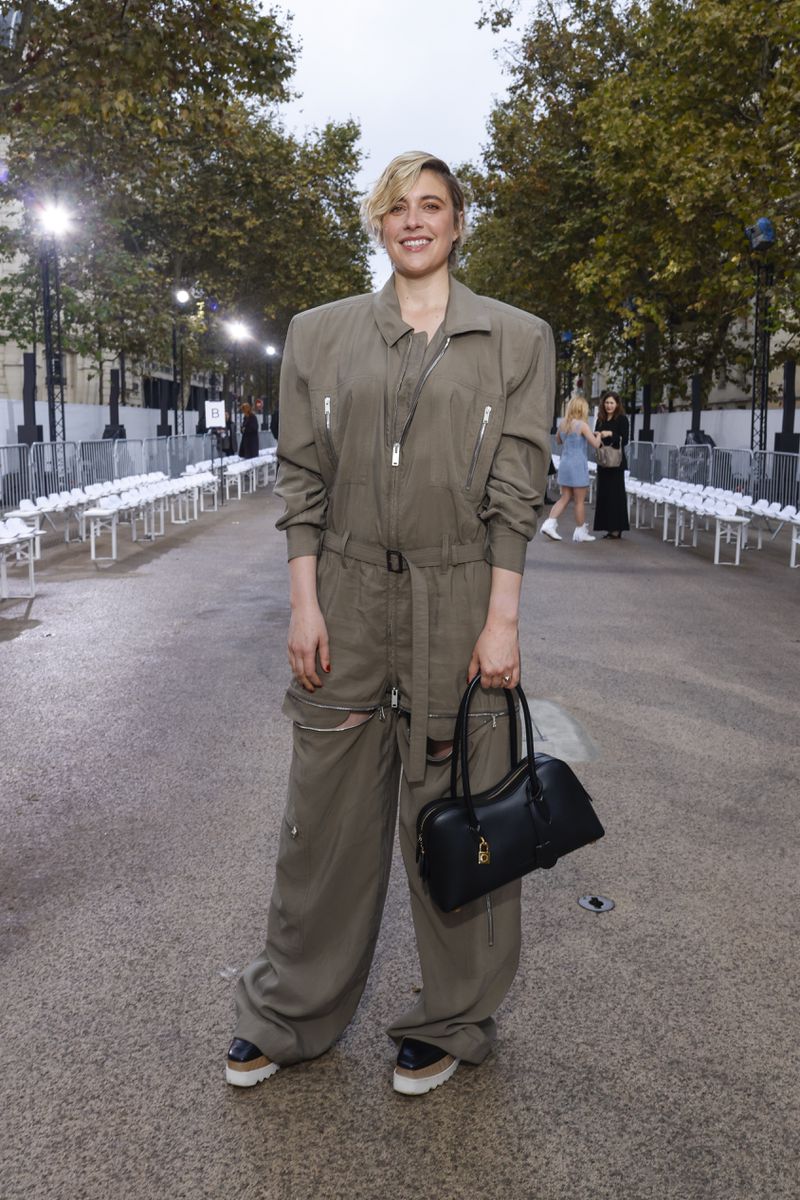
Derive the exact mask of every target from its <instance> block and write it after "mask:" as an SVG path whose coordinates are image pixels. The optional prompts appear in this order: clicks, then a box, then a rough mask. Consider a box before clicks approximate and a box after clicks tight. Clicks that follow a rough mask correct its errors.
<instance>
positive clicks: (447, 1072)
mask: <svg viewBox="0 0 800 1200" xmlns="http://www.w3.org/2000/svg"><path fill="white" fill-rule="evenodd" d="M460 1062H461V1059H460V1058H454V1059H453V1061H452V1062H451V1063H449V1064H448V1066H446V1067H444V1068H443V1069H442V1070H441V1071H437V1072H436V1074H435V1075H415V1076H414V1077H411V1076H409V1075H401V1074H400V1070H399V1069H398V1068H397V1067H396V1068H395V1072H394V1079H393V1081H392V1083H393V1086H394V1090H395V1091H396V1092H399V1093H400V1094H401V1096H423V1095H424V1094H425V1092H432V1091H433V1089H434V1088H437V1087H441V1086H442V1084H443V1083H447V1081H448V1079H451V1078H452V1077H453V1075H455V1073H456V1071H457V1070H458V1064H459V1063H460Z"/></svg>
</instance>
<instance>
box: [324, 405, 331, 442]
mask: <svg viewBox="0 0 800 1200" xmlns="http://www.w3.org/2000/svg"><path fill="white" fill-rule="evenodd" d="M325 428H326V429H327V430H328V433H330V431H331V398H330V396H326V397H325Z"/></svg>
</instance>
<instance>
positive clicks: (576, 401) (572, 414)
mask: <svg viewBox="0 0 800 1200" xmlns="http://www.w3.org/2000/svg"><path fill="white" fill-rule="evenodd" d="M588 416H589V405H588V404H587V403H586V401H585V400H584V398H583V396H573V397H572V399H571V400H570V402H569V404H568V405H567V411H566V412H565V413H564V424H565V425H569V424H570V422H571V421H585V420H586V418H587V417H588Z"/></svg>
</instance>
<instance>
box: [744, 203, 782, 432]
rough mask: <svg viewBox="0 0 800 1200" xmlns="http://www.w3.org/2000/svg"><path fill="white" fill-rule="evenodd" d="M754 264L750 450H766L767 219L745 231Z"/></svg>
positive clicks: (770, 237) (771, 233)
mask: <svg viewBox="0 0 800 1200" xmlns="http://www.w3.org/2000/svg"><path fill="white" fill-rule="evenodd" d="M745 233H746V235H747V240H748V241H749V243H750V249H751V250H752V251H753V255H754V256H755V262H756V296H755V304H754V314H753V315H754V326H755V330H754V335H753V399H752V403H751V409H750V449H751V450H766V448H767V403H768V401H769V342H770V327H769V299H770V290H771V288H772V283H773V279H774V272H773V268H772V264H771V263H768V262H765V261H764V258H763V256H764V255H765V254H766V253H767V251H768V250H770V249H771V248H772V246H774V245H775V229H774V228H773V225H772V222H771V221H770V220H769V219H768V218H767V217H759V219H758V220H757V221H756V223H755V225H748V226H747V228H746V229H745Z"/></svg>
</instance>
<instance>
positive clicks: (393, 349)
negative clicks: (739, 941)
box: [235, 279, 555, 1065]
mask: <svg viewBox="0 0 800 1200" xmlns="http://www.w3.org/2000/svg"><path fill="white" fill-rule="evenodd" d="M554 360H555V356H554V347H553V338H552V333H551V331H550V328H549V326H548V325H546V324H545V323H544V322H543V321H541V320H539V319H538V318H537V317H533V316H530V315H529V314H527V313H524V312H521V311H520V310H518V309H515V308H511V307H510V306H508V305H505V304H502V303H500V302H499V301H495V300H489V299H486V298H484V297H479V296H476V295H474V293H472V292H471V291H470V290H469V289H468V288H466V287H464V286H463V285H462V284H460V283H458V282H457V281H456V280H451V289H450V298H449V303H448V306H447V311H446V314H445V319H444V321H443V324H442V326H441V328H440V330H439V332H438V334H437V335H436V336H435V337H434V338H433V339H432V341H431V343H430V344H429V343H428V339H427V337H426V335H425V334H424V333H421V334H415V333H414V332H413V330H412V329H411V328H410V327H409V326H408V324H407V323H406V322H405V321H404V320H403V318H402V316H401V313H400V307H399V304H398V301H397V296H396V292H395V288H394V280H393V279H390V280H389V281H388V283H387V284H386V286H385V287H384V288H383V289H382V291H380V292H378V293H376V294H375V295H367V296H357V297H353V298H351V299H349V300H342V301H337V302H336V303H333V304H329V305H325V306H324V307H322V308H318V309H313V310H311V311H309V312H306V313H302V314H300V315H299V316H297V317H295V318H294V320H293V321H292V324H291V327H290V330H289V335H288V338H287V342H286V350H285V355H284V363H283V370H282V373H281V396H280V411H281V430H280V439H279V444H278V460H279V471H278V483H277V487H276V492H277V494H278V495H280V496H281V497H282V499H283V501H284V503H285V506H286V511H285V513H284V514H283V516H282V517H281V518H280V520H279V521H278V528H280V529H284V530H285V531H286V534H287V538H288V549H289V558H290V559H292V558H296V557H298V556H301V555H317V556H318V572H317V588H318V594H319V602H320V607H321V609H322V612H323V615H324V617H325V620H326V623H327V627H328V634H329V638H330V654H331V672H330V674H329V675H324V676H322V678H323V679H324V686H323V687H322V688H321V689H319V690H318V691H316V692H314V693H313V694H310V693H307V692H305V691H303V690H302V689H301V688H300V686H299V685H298V684H296V683H293V684H292V686H290V688H289V690H288V692H287V696H286V700H285V702H284V712H285V713H286V714H287V715H288V716H289V717H291V719H292V721H293V722H294V751H293V756H292V766H291V773H290V782H289V796H288V802H287V807H286V813H285V818H284V821H283V823H282V827H281V831H280V842H279V848H278V861H277V867H276V879H275V885H274V890H273V895H272V901H271V904H270V911H269V921H268V933H267V946H266V948H265V950H264V952H263V954H262V955H260V956H259V957H258V958H257V959H256V960H255V961H254V962H253V963H251V964H250V966H249V967H247V968H246V969H245V971H244V972H243V974H242V977H241V979H240V981H239V984H238V987H237V993H236V1001H237V1014H238V1021H237V1026H236V1034H235V1036H237V1037H240V1038H244V1039H245V1040H247V1041H250V1042H253V1043H254V1044H255V1045H257V1046H258V1047H259V1048H260V1049H261V1050H262V1052H263V1053H264V1054H266V1055H267V1056H268V1057H269V1058H270V1059H272V1060H273V1061H275V1062H278V1063H281V1064H284V1065H287V1064H290V1063H293V1062H297V1061H299V1060H302V1059H306V1058H313V1057H315V1056H316V1055H319V1054H321V1053H323V1051H325V1050H326V1049H327V1048H328V1047H329V1046H330V1045H331V1044H332V1042H334V1041H335V1039H336V1038H337V1037H338V1036H339V1034H340V1033H341V1032H342V1030H343V1029H344V1027H345V1026H346V1025H347V1023H348V1021H349V1020H350V1019H351V1017H352V1015H353V1013H354V1011H355V1009H356V1006H357V1004H358V1001H359V998H360V996H361V993H362V991H363V988H364V985H365V983H366V979H367V974H368V971H369V966H370V962H371V960H372V955H373V951H374V947H375V942H376V939H377V936H378V929H379V926H380V921H381V915H382V911H383V904H384V899H385V894H386V887H387V883H388V878H389V868H390V863H391V857H392V846H393V840H394V829H395V824H396V822H397V812H398V806H399V814H400V816H399V820H400V843H401V849H402V853H403V857H404V861H405V866H406V871H407V874H408V881H409V887H410V893H411V908H412V914H413V919H414V927H415V932H416V937H417V948H418V953H419V958H420V967H421V974H422V991H421V993H420V994H419V995H418V997H417V998H416V1002H415V1003H414V1004H413V1005H412V1006H411V1007H410V1008H409V1009H408V1010H407V1011H406V1012H403V1013H401V1014H399V1015H398V1017H397V1020H396V1021H395V1023H394V1024H393V1025H392V1027H391V1029H390V1030H389V1033H390V1036H392V1037H393V1038H395V1040H397V1041H399V1040H400V1039H401V1038H403V1037H406V1036H408V1037H415V1038H418V1039H421V1040H422V1041H427V1042H430V1043H432V1044H434V1045H436V1046H440V1047H441V1048H442V1050H444V1051H446V1052H447V1053H449V1054H452V1055H454V1056H455V1057H457V1058H461V1059H464V1060H466V1061H467V1062H473V1063H478V1062H481V1061H482V1060H483V1058H485V1056H486V1054H487V1053H488V1051H489V1049H490V1046H491V1042H492V1039H493V1036H494V1021H493V1019H492V1014H493V1012H494V1011H495V1009H496V1008H497V1006H498V1005H499V1004H500V1002H501V1001H502V999H503V997H504V996H505V994H506V992H507V991H508V988H509V987H510V985H511V982H512V980H513V978H514V974H515V972H516V968H517V964H518V960H519V946H520V911H519V890H520V889H519V884H518V883H515V884H511V885H509V886H507V887H505V888H502V889H500V890H499V891H497V892H495V893H493V895H492V896H491V897H488V898H485V899H481V900H478V901H475V902H473V903H472V904H469V905H467V906H465V907H464V908H463V909H461V910H459V911H458V912H454V913H442V912H440V911H439V910H438V909H437V908H436V907H435V906H434V904H433V902H432V900H431V899H430V897H429V895H428V894H427V891H426V889H425V887H424V885H423V884H422V882H421V880H420V878H419V874H418V870H417V866H416V862H415V840H416V834H415V823H416V816H417V813H418V811H419V809H420V808H421V807H422V806H423V805H424V804H426V803H427V802H428V801H430V800H432V799H437V798H439V797H440V796H442V795H444V794H445V793H446V791H447V786H448V772H449V763H448V762H446V761H444V762H442V761H434V760H433V759H431V757H430V756H429V755H428V754H427V739H428V738H434V739H441V740H449V739H450V738H452V734H453V724H454V719H455V714H456V711H457V708H458V703H459V699H460V696H461V693H462V692H463V689H464V687H465V685H466V671H467V665H468V663H469V660H470V656H471V654H472V650H473V648H474V645H475V642H476V641H477V638H478V635H479V634H480V632H481V630H482V628H483V625H484V623H485V619H486V614H487V609H488V602H489V594H490V588H491V568H492V566H497V567H504V568H506V569H508V570H511V571H516V572H519V573H522V571H523V569H524V564H525V552H526V548H527V543H528V541H529V539H530V538H531V537H532V536H533V535H534V533H535V532H536V521H537V517H536V514H537V511H538V510H539V508H540V506H541V502H542V496H543V492H544V483H545V475H546V470H547V465H548V461H549V452H550V451H549V424H550V416H551V413H552V406H553V398H554ZM479 695H480V698H481V699H480V701H478V700H477V699H476V702H475V704H474V706H473V707H474V710H475V711H474V713H473V715H472V717H471V729H472V732H471V735H470V741H471V745H472V756H473V757H472V762H473V763H474V766H472V767H471V770H472V771H473V772H474V775H473V776H472V779H473V785H474V787H476V788H480V787H485V786H488V785H489V784H490V783H491V782H494V781H496V780H497V779H498V778H499V777H500V776H501V775H502V774H503V773H504V771H505V770H507V768H508V727H507V720H508V718H507V716H506V715H505V714H506V705H505V700H504V697H503V696H502V695H501V694H500V693H499V692H498V691H496V690H488V689H487V690H485V691H482V692H481V693H479ZM351 712H359V713H364V714H367V715H368V719H367V720H366V721H365V722H364V723H362V724H360V725H356V726H353V727H350V728H347V729H338V728H337V727H338V726H340V725H341V724H342V722H343V721H344V720H345V718H346V717H347V716H348V714H349V713H351ZM414 978H417V975H416V972H415V971H414V970H413V968H412V967H411V966H409V981H410V980H412V979H414ZM409 987H410V982H409Z"/></svg>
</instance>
